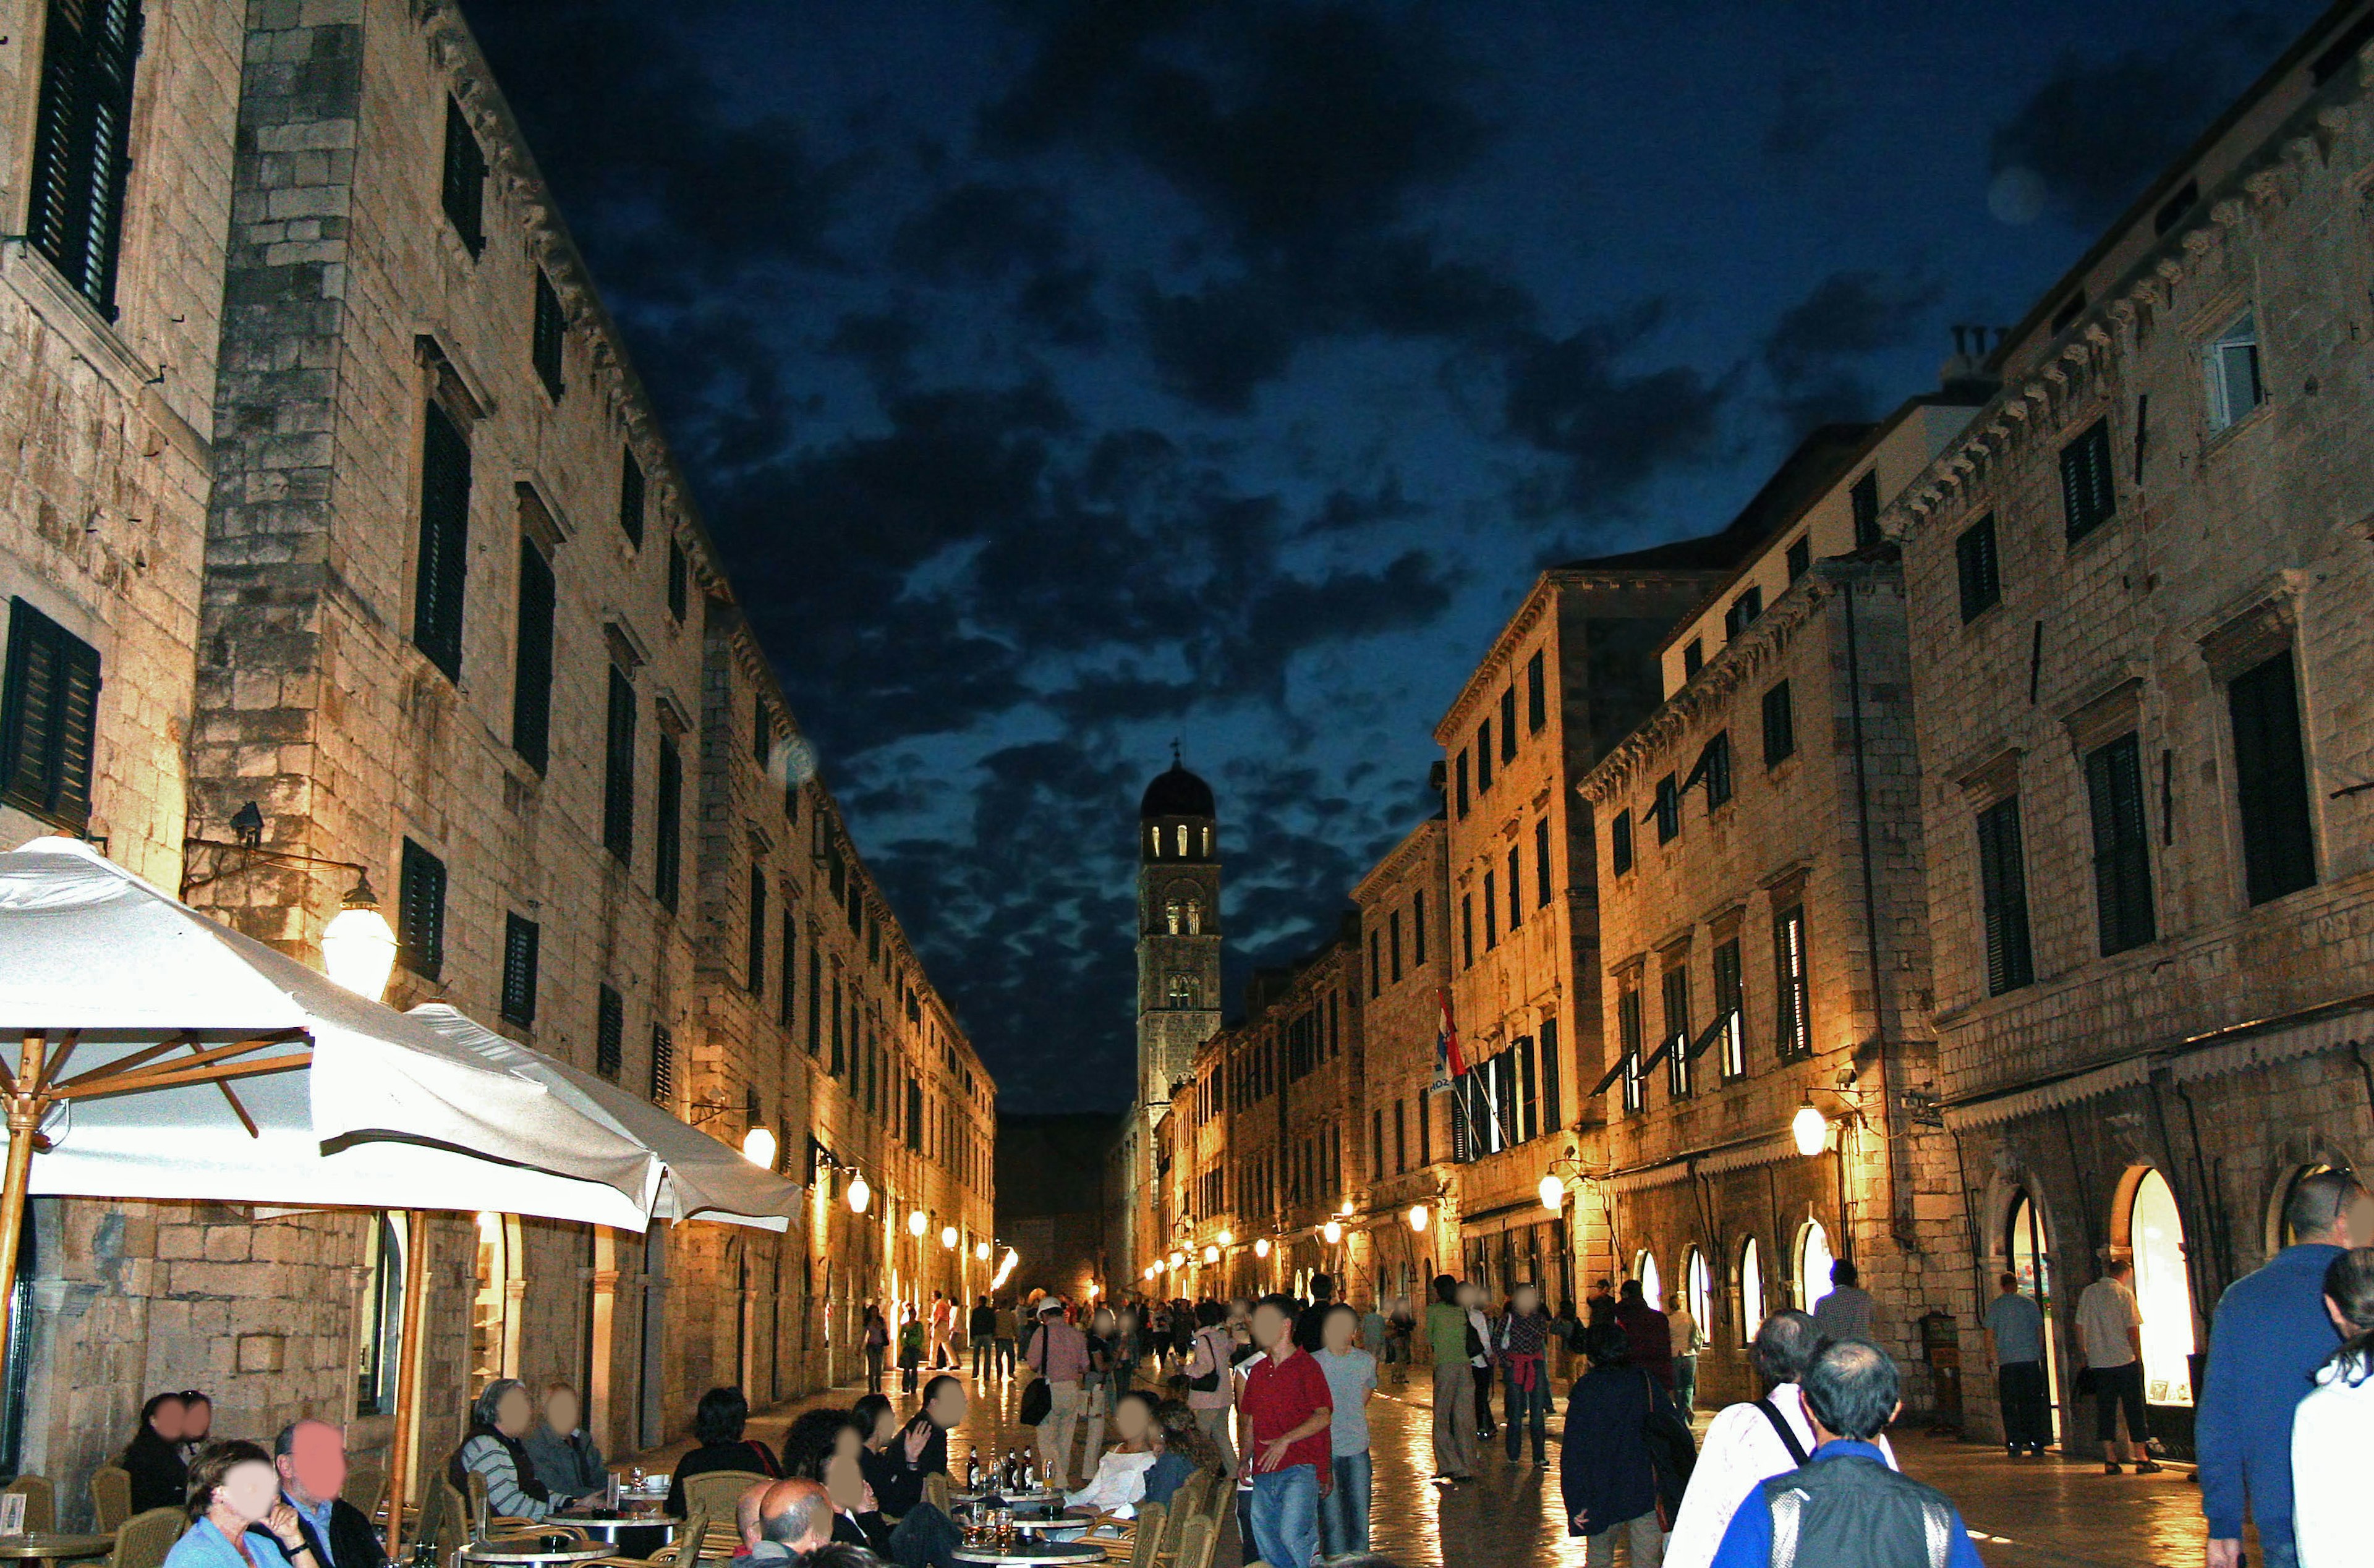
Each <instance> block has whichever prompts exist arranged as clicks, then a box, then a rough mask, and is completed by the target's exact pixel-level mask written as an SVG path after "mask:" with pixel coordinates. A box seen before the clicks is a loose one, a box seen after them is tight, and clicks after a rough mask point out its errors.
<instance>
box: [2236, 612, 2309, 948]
mask: <svg viewBox="0 0 2374 1568" xmlns="http://www.w3.org/2000/svg"><path fill="white" fill-rule="evenodd" d="M2226 707H2227V715H2228V717H2229V718H2230V719H2231V720H2232V721H2233V725H2234V788H2235V795H2236V804H2237V805H2239V807H2240V809H2241V817H2242V871H2243V879H2244V883H2245V884H2246V888H2247V891H2248V893H2249V895H2250V899H2251V903H2253V904H2264V903H2266V902H2267V901H2268V900H2269V899H2271V898H2280V897H2282V896H2283V895H2285V894H2286V893H2296V892H2298V890H2299V889H2301V888H2303V887H2309V886H2313V885H2314V884H2315V883H2316V837H2315V833H2314V830H2313V828H2312V826H2311V825H2310V822H2309V779H2308V757H2307V754H2306V752H2305V750H2304V748H2303V747H2302V746H2301V744H2300V727H2299V690H2298V677H2297V676H2296V675H2295V674H2294V673H2293V670H2292V652H2291V649H2284V651H2283V652H2281V653H2278V654H2276V655H2275V656H2274V658H2273V659H2269V660H2267V661H2264V662H2262V663H2260V664H2257V665H2255V666H2253V667H2252V668H2251V669H2249V670H2245V671H2244V672H2242V673H2240V674H2239V675H2237V676H2235V677H2234V679H2233V680H2232V681H2230V682H2228V683H2227V687H2226Z"/></svg>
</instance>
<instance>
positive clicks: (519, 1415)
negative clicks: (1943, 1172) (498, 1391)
mask: <svg viewBox="0 0 2374 1568" xmlns="http://www.w3.org/2000/svg"><path fill="white" fill-rule="evenodd" d="M534 1420H535V1404H534V1403H532V1402H531V1401H530V1400H529V1398H528V1397H527V1390H526V1389H524V1388H506V1389H504V1390H503V1397H502V1398H500V1399H499V1400H497V1401H496V1403H495V1427H496V1430H498V1431H499V1432H500V1433H502V1434H503V1435H504V1436H505V1437H525V1436H526V1435H527V1429H528V1423H529V1422H532V1421H534Z"/></svg>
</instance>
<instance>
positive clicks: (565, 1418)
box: [544, 1388, 577, 1437]
mask: <svg viewBox="0 0 2374 1568" xmlns="http://www.w3.org/2000/svg"><path fill="white" fill-rule="evenodd" d="M544 1424H545V1425H546V1426H548V1427H550V1428H552V1430H553V1431H555V1432H557V1433H560V1435H562V1436H563V1437H566V1436H568V1435H569V1434H570V1433H572V1432H574V1431H576V1430H577V1396H576V1395H574V1394H572V1393H570V1391H569V1390H568V1389H566V1388H555V1389H554V1390H553V1391H552V1392H551V1393H549V1394H546V1396H545V1397H544Z"/></svg>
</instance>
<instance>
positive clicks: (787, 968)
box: [775, 904, 800, 1033]
mask: <svg viewBox="0 0 2374 1568" xmlns="http://www.w3.org/2000/svg"><path fill="white" fill-rule="evenodd" d="M792 913H793V910H792V906H791V905H789V904H785V905H784V906H783V941H782V947H781V948H780V949H779V950H778V956H779V957H780V958H781V959H782V964H781V965H780V967H781V968H782V979H781V980H779V981H778V982H776V986H775V1022H776V1024H779V1025H781V1026H782V1029H783V1030H784V1032H785V1033H789V1032H790V1031H791V1030H792V1029H793V1026H795V1025H796V1024H798V1023H799V1008H798V1005H797V1000H798V996H799V988H798V986H797V985H795V984H794V983H793V982H794V981H796V980H797V979H798V978H799V973H800V927H799V922H798V921H797V920H794V919H792Z"/></svg>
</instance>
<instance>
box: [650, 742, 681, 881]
mask: <svg viewBox="0 0 2374 1568" xmlns="http://www.w3.org/2000/svg"><path fill="white" fill-rule="evenodd" d="M656 796H657V798H656V799H655V801H654V802H653V803H652V897H654V898H656V899H658V900H659V901H660V907H661V908H663V909H665V910H668V911H669V912H670V913H674V912H675V909H676V897H677V893H676V887H677V883H679V882H680V881H681V880H682V877H683V865H684V848H683V845H684V826H683V823H684V758H683V757H682V756H681V755H678V754H677V752H676V742H675V741H674V740H672V739H670V738H669V737H668V736H666V735H662V736H661V737H660V776H659V788H658V790H657V791H656Z"/></svg>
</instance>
